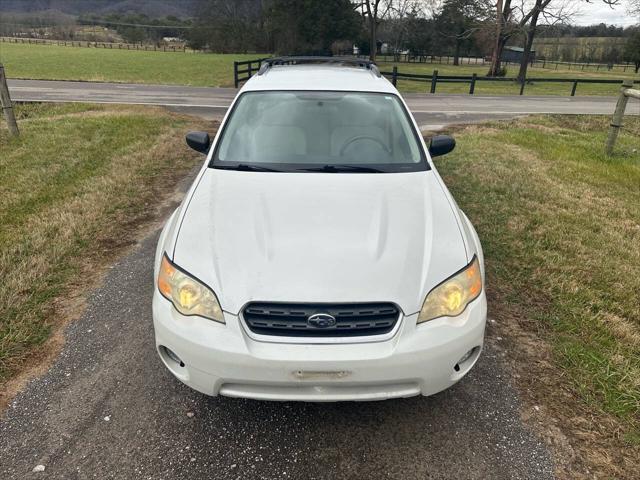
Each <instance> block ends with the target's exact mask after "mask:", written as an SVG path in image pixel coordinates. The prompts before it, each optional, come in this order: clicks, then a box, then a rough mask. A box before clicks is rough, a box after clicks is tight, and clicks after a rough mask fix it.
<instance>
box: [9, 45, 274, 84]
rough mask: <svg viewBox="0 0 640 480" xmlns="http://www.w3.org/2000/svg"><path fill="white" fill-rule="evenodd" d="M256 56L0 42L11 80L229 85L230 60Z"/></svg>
mask: <svg viewBox="0 0 640 480" xmlns="http://www.w3.org/2000/svg"><path fill="white" fill-rule="evenodd" d="M261 56H262V55H258V54H250V55H243V54H233V55H219V54H204V53H173V52H143V51H127V50H110V49H95V48H79V47H59V46H57V45H22V44H9V43H0V62H1V63H4V65H5V69H6V71H7V76H8V77H9V78H31V79H48V80H49V79H50V80H86V81H104V82H122V83H149V84H167V85H193V86H215V87H230V86H233V62H234V60H249V59H255V58H259V57H261Z"/></svg>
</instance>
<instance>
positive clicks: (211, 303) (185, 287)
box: [158, 254, 224, 323]
mask: <svg viewBox="0 0 640 480" xmlns="http://www.w3.org/2000/svg"><path fill="white" fill-rule="evenodd" d="M158 290H160V293H161V294H162V296H163V297H165V298H166V299H167V300H169V301H170V302H171V303H173V306H174V307H176V310H178V311H179V312H180V313H181V314H183V315H199V316H201V317H205V318H209V319H211V320H215V321H216V322H220V323H224V316H223V315H222V309H221V308H220V304H219V303H218V299H217V298H216V294H215V293H213V291H212V290H211V289H210V288H209V287H207V286H206V285H204V284H202V283H200V282H199V281H198V280H196V279H195V278H193V277H191V276H190V275H189V274H188V273H186V272H184V271H183V270H180V269H179V268H178V267H177V266H176V265H174V264H173V263H171V262H170V261H169V259H168V258H167V255H166V254H165V255H163V256H162V263H161V264H160V273H159V274H158Z"/></svg>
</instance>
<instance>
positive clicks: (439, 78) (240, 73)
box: [233, 58, 622, 97]
mask: <svg viewBox="0 0 640 480" xmlns="http://www.w3.org/2000/svg"><path fill="white" fill-rule="evenodd" d="M264 60H266V59H265V58H258V59H255V60H247V61H244V62H233V84H234V85H235V87H236V88H238V87H239V86H240V84H241V83H242V82H246V81H247V80H249V79H250V78H251V77H252V76H253V75H254V74H255V73H257V72H258V70H259V69H260V64H261V63H262V61H264ZM243 67H244V68H243ZM380 73H381V74H382V75H384V76H385V77H387V78H388V79H389V80H390V81H391V83H392V84H393V85H394V86H397V85H398V81H399V80H408V81H413V82H424V83H425V84H427V85H428V90H427V93H436V90H437V88H438V84H439V83H467V84H469V95H473V94H474V93H475V90H476V84H477V83H478V82H511V83H518V85H519V86H520V95H524V91H525V89H526V86H527V85H532V84H534V83H567V84H571V90H570V95H571V96H572V97H574V96H575V95H576V91H577V89H578V84H580V83H598V84H610V85H622V80H616V79H609V78H554V77H529V78H527V79H526V80H525V81H524V82H518V79H517V78H515V77H485V76H480V75H478V74H476V73H474V74H472V75H440V74H439V73H438V70H434V71H433V73H431V74H421V73H403V72H401V71H400V70H399V69H398V67H397V66H394V67H393V69H392V70H391V71H381V72H380Z"/></svg>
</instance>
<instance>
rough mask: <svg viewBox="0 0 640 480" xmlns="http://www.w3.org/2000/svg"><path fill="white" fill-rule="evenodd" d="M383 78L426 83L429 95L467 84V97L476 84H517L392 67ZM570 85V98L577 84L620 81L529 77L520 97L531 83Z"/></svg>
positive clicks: (505, 79)
mask: <svg viewBox="0 0 640 480" xmlns="http://www.w3.org/2000/svg"><path fill="white" fill-rule="evenodd" d="M380 73H382V75H384V76H385V77H388V78H389V79H390V80H391V83H392V84H393V85H394V86H397V84H398V80H409V81H416V82H427V83H428V84H429V93H436V88H437V86H438V83H468V84H469V95H473V94H474V93H475V89H476V83H477V82H511V83H515V82H518V79H517V78H515V77H484V76H479V75H477V74H475V73H474V74H473V75H439V74H438V70H434V71H433V73H432V74H417V73H402V72H400V71H399V70H398V67H393V70H392V71H390V72H380ZM537 82H539V83H570V84H571V94H570V95H571V96H572V97H574V96H575V95H576V90H577V88H578V84H579V83H599V84H612V85H622V80H616V79H609V78H553V77H548V78H547V77H529V78H527V79H526V80H525V81H524V82H522V83H520V82H518V84H519V85H520V95H524V91H525V87H526V86H527V85H531V84H533V83H537Z"/></svg>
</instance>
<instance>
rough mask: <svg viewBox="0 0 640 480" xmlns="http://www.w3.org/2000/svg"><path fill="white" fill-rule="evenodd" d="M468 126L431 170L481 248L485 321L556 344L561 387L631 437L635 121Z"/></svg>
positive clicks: (639, 170)
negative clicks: (613, 136)
mask: <svg viewBox="0 0 640 480" xmlns="http://www.w3.org/2000/svg"><path fill="white" fill-rule="evenodd" d="M609 121H610V118H608V117H584V116H582V117H580V116H576V117H572V116H567V117H560V116H544V117H535V118H529V119H522V120H517V121H512V122H507V123H501V124H495V125H493V126H475V127H468V128H466V129H465V130H463V131H462V132H461V133H460V134H459V135H458V136H457V140H458V145H459V147H458V148H457V149H456V151H455V152H454V153H452V154H451V155H448V156H446V157H443V158H442V159H439V160H438V162H437V163H438V167H439V170H440V172H441V173H442V174H443V177H444V179H445V181H446V183H447V184H448V185H449V187H450V189H451V190H452V192H453V194H454V196H455V197H456V199H457V201H458V203H459V204H460V206H461V208H462V209H463V210H465V212H466V213H467V214H468V216H469V217H470V218H471V220H472V222H473V223H474V224H475V226H476V228H477V230H478V233H479V235H480V238H481V239H482V242H483V246H484V250H485V256H486V266H487V285H488V293H489V294H490V310H491V312H490V315H491V316H493V317H494V318H495V317H497V318H498V320H499V322H502V323H509V322H518V323H520V324H521V325H522V326H524V328H525V329H528V330H529V331H533V332H535V333H538V334H540V335H541V336H542V338H543V339H545V340H547V341H548V342H550V343H551V345H553V349H554V352H555V358H556V361H557V364H558V366H559V370H558V371H559V373H558V378H566V379H568V380H569V382H570V383H571V385H573V388H574V389H575V391H576V392H578V393H579V394H580V396H581V397H582V399H583V400H584V401H585V402H586V404H588V405H591V406H592V407H594V408H597V409H601V410H603V411H605V412H608V413H610V414H612V415H614V416H616V417H617V418H618V419H619V420H620V421H621V423H623V424H625V425H626V426H625V428H627V429H628V431H627V439H629V441H632V440H633V439H634V438H635V439H638V438H640V436H639V433H640V119H637V118H631V117H627V118H626V119H625V128H624V131H623V133H622V134H621V136H620V137H619V141H618V144H617V148H616V153H615V156H613V157H611V158H607V157H606V156H605V155H604V154H603V148H604V144H605V137H606V132H607V127H608V124H609Z"/></svg>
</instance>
